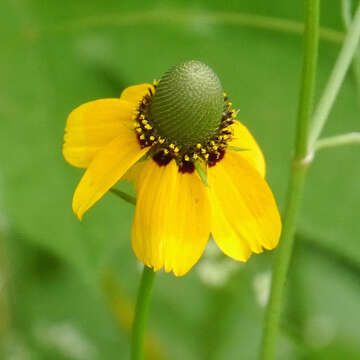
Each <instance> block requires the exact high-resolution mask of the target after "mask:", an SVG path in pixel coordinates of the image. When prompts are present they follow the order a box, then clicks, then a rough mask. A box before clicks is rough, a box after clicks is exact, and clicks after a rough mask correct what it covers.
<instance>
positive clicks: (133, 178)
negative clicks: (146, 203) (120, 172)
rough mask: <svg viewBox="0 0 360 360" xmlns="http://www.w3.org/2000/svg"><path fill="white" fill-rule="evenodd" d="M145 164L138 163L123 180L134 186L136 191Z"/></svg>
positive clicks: (143, 162) (142, 162)
mask: <svg viewBox="0 0 360 360" xmlns="http://www.w3.org/2000/svg"><path fill="white" fill-rule="evenodd" d="M144 164H145V161H138V162H137V163H136V164H135V165H133V166H132V167H131V168H130V169H129V170H128V171H127V172H126V173H125V174H124V176H123V177H122V178H121V180H124V181H127V182H129V183H132V184H133V185H134V188H135V190H136V189H137V182H138V179H139V174H140V172H141V170H142V168H143V166H144Z"/></svg>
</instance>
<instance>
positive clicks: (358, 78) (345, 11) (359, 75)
mask: <svg viewBox="0 0 360 360" xmlns="http://www.w3.org/2000/svg"><path fill="white" fill-rule="evenodd" d="M341 5H342V18H343V23H344V27H345V30H346V31H349V27H350V25H351V22H352V11H351V8H352V1H351V0H342V2H341ZM352 70H353V74H354V79H355V82H356V88H357V92H358V98H359V100H360V51H359V49H358V51H357V52H356V53H355V55H354V58H353V62H352Z"/></svg>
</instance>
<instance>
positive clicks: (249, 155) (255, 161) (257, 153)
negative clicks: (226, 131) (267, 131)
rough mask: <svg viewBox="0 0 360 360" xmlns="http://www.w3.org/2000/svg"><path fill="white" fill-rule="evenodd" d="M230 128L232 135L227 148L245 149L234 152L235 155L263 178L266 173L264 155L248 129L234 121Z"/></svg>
mask: <svg viewBox="0 0 360 360" xmlns="http://www.w3.org/2000/svg"><path fill="white" fill-rule="evenodd" d="M231 128H232V129H233V132H234V135H233V139H232V140H231V141H230V142H229V146H234V147H238V148H241V149H246V150H241V151H236V153H237V154H238V155H240V156H242V157H244V158H245V159H246V160H247V161H248V162H249V163H250V164H251V165H252V166H253V167H254V168H255V169H257V171H258V172H259V173H260V174H261V175H262V176H263V177H264V176H265V171H266V166H265V159H264V155H263V153H262V151H261V149H260V147H259V145H258V144H257V142H256V140H255V139H254V137H253V136H252V135H251V133H250V131H249V129H248V128H247V127H246V126H245V125H244V124H242V123H241V122H239V121H237V120H235V121H234V124H233V125H232V126H231Z"/></svg>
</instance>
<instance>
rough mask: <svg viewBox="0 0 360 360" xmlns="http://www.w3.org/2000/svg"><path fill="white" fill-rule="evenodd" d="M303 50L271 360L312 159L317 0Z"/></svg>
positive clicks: (271, 319) (269, 324)
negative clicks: (307, 172) (311, 136)
mask: <svg viewBox="0 0 360 360" xmlns="http://www.w3.org/2000/svg"><path fill="white" fill-rule="evenodd" d="M305 5H306V23H305V51H304V60H303V70H302V80H301V91H300V98H299V111H298V119H297V132H296V144H295V154H294V160H293V166H292V169H291V174H290V182H289V186H288V192H287V201H286V210H285V218H284V225H283V231H282V235H281V239H280V244H279V249H278V254H277V259H276V263H275V268H274V272H273V278H272V282H271V293H270V299H269V305H268V307H267V309H266V314H265V323H264V333H263V339H262V349H261V355H260V358H261V359H262V360H272V359H274V355H275V344H276V339H277V335H278V332H279V323H280V312H281V303H282V297H283V290H284V285H285V281H286V275H287V272H288V268H289V263H290V259H291V254H292V250H293V244H294V235H295V229H296V220H297V214H298V212H299V208H300V204H301V199H302V194H303V189H304V182H305V177H306V169H307V167H308V165H309V164H310V162H311V160H312V158H311V155H310V156H309V155H308V153H307V148H308V133H309V124H310V118H311V111H312V103H313V96H314V87H315V75H316V62H317V53H318V40H319V13H320V6H319V5H320V0H306V1H305Z"/></svg>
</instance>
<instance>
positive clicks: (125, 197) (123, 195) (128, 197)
mask: <svg viewBox="0 0 360 360" xmlns="http://www.w3.org/2000/svg"><path fill="white" fill-rule="evenodd" d="M110 192H112V193H113V194H114V195H116V196H118V197H119V198H121V199H123V200H125V201H127V202H128V203H130V204H133V205H136V197H135V196H131V195H129V194H127V193H126V192H124V191H121V190H118V189H110Z"/></svg>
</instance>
